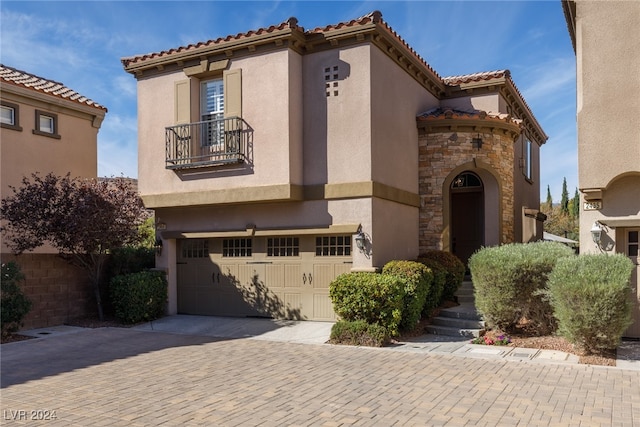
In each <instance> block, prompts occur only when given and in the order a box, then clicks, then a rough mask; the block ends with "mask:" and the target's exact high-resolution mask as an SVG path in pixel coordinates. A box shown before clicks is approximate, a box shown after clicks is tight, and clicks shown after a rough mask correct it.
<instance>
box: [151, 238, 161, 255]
mask: <svg viewBox="0 0 640 427" xmlns="http://www.w3.org/2000/svg"><path fill="white" fill-rule="evenodd" d="M153 248H154V249H155V250H156V254H158V255H162V239H161V238H159V237H156V243H155V245H153Z"/></svg>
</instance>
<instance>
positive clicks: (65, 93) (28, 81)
mask: <svg viewBox="0 0 640 427" xmlns="http://www.w3.org/2000/svg"><path fill="white" fill-rule="evenodd" d="M0 78H1V79H2V81H3V82H5V83H9V84H12V85H15V86H21V87H24V88H27V89H29V90H33V91H36V92H41V93H45V94H47V95H51V96H55V97H57V98H61V99H67V100H69V101H73V102H76V103H78V104H83V105H88V106H90V107H94V108H97V109H100V110H103V111H105V112H106V111H107V108H106V107H105V106H103V105H100V104H98V103H97V102H95V101H94V100H92V99H90V98H87V97H86V96H84V95H81V94H80V93H78V92H76V91H75V90H73V89H71V88H69V87H67V86H65V85H64V84H62V83H60V82H57V81H55V80H51V79H46V78H44V77H40V76H37V75H35V74H32V73H28V72H26V71H22V70H18V69H17V68H13V67H9V66H8V65H4V64H0Z"/></svg>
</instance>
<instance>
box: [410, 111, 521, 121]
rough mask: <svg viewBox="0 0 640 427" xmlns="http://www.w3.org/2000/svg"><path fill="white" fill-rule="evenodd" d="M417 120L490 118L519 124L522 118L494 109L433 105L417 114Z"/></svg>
mask: <svg viewBox="0 0 640 427" xmlns="http://www.w3.org/2000/svg"><path fill="white" fill-rule="evenodd" d="M417 118H418V120H441V119H470V118H479V119H487V118H489V119H492V120H501V121H505V122H508V123H514V124H518V125H519V124H521V123H522V120H521V119H517V118H515V117H513V116H511V115H510V114H507V113H501V112H499V111H498V112H496V111H484V110H475V109H473V110H461V109H457V108H452V107H435V108H432V109H430V110H427V111H425V112H423V113H420V114H418V117H417Z"/></svg>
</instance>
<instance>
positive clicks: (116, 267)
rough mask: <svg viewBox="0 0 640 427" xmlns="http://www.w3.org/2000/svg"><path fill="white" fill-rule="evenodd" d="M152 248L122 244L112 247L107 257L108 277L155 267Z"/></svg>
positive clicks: (154, 256)
mask: <svg viewBox="0 0 640 427" xmlns="http://www.w3.org/2000/svg"><path fill="white" fill-rule="evenodd" d="M155 265H156V255H155V250H154V249H153V248H147V247H143V246H140V247H131V246H124V247H121V248H118V249H114V250H113V251H112V252H111V257H110V259H109V277H115V276H120V275H122V274H130V273H137V272H139V271H144V270H148V269H150V268H153V267H155Z"/></svg>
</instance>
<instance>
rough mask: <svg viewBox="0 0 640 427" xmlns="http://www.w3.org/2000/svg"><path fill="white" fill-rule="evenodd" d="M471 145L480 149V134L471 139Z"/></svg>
mask: <svg viewBox="0 0 640 427" xmlns="http://www.w3.org/2000/svg"><path fill="white" fill-rule="evenodd" d="M471 145H472V146H473V148H475V149H476V150H478V151H480V149H481V148H482V138H481V137H480V134H478V136H476V137H475V138H472V139H471Z"/></svg>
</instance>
